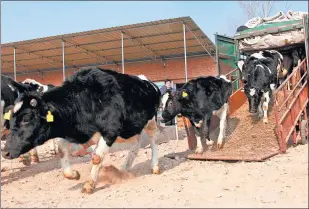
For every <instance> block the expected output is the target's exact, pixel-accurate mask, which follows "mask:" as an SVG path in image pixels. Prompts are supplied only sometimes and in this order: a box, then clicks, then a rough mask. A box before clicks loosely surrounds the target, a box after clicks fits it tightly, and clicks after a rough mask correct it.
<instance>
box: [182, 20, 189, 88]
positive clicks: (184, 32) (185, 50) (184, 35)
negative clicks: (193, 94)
mask: <svg viewBox="0 0 309 209" xmlns="http://www.w3.org/2000/svg"><path fill="white" fill-rule="evenodd" d="M182 26H183V47H184V56H185V79H186V80H185V82H186V83H187V82H188V67H187V43H186V25H185V24H183V25H182Z"/></svg>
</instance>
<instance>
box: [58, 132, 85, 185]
mask: <svg viewBox="0 0 309 209" xmlns="http://www.w3.org/2000/svg"><path fill="white" fill-rule="evenodd" d="M58 149H59V150H58V152H59V155H60V162H61V167H62V169H63V175H64V177H65V178H67V179H75V180H79V179H80V174H79V172H78V171H75V170H73V169H72V167H71V163H70V159H69V158H70V150H69V142H68V141H66V140H65V139H62V138H59V144H58Z"/></svg>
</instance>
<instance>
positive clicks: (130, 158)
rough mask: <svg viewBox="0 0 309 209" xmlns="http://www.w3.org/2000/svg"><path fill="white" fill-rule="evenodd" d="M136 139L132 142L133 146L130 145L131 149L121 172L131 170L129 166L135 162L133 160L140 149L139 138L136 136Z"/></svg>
mask: <svg viewBox="0 0 309 209" xmlns="http://www.w3.org/2000/svg"><path fill="white" fill-rule="evenodd" d="M136 137H137V139H136V141H135V142H134V144H133V145H132V147H131V148H130V150H129V153H128V156H127V159H126V161H125V162H124V164H123V165H122V166H121V170H123V171H126V170H128V169H129V168H131V166H132V165H133V163H134V160H135V158H136V156H137V154H138V152H139V149H140V147H141V141H142V140H141V136H140V135H138V136H136Z"/></svg>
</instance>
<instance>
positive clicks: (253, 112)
mask: <svg viewBox="0 0 309 209" xmlns="http://www.w3.org/2000/svg"><path fill="white" fill-rule="evenodd" d="M249 113H250V114H251V115H255V114H256V113H257V109H256V108H251V109H250V110H249Z"/></svg>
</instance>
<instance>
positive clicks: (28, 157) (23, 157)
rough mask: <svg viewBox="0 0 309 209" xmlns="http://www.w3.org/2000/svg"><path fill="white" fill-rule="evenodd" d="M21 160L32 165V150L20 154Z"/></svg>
mask: <svg viewBox="0 0 309 209" xmlns="http://www.w3.org/2000/svg"><path fill="white" fill-rule="evenodd" d="M19 162H22V163H23V164H24V165H31V155H30V152H27V153H25V154H22V155H20V157H19Z"/></svg>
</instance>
